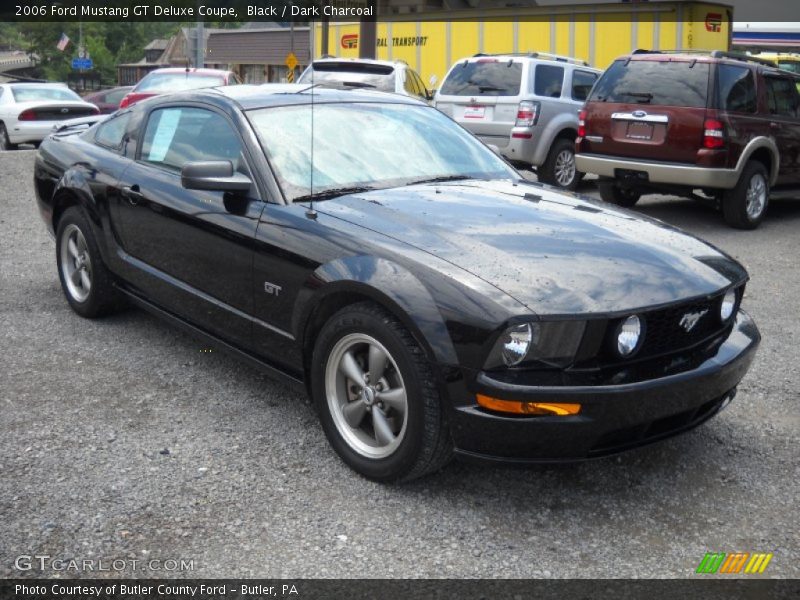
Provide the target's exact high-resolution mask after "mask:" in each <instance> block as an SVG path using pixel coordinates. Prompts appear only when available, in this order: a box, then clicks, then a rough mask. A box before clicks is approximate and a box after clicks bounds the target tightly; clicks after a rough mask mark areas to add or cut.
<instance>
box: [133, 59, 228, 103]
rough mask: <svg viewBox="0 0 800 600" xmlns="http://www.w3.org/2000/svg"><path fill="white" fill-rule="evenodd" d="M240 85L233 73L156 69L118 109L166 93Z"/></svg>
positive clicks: (217, 70)
mask: <svg viewBox="0 0 800 600" xmlns="http://www.w3.org/2000/svg"><path fill="white" fill-rule="evenodd" d="M240 83H242V82H241V80H240V79H239V77H238V75H236V73H234V72H233V71H221V70H219V69H185V68H181V67H171V68H170V67H168V68H165V69H156V70H155V71H152V72H151V73H148V74H147V75H145V76H144V77H143V78H142V80H141V81H140V82H139V83H137V84H136V87H134V88H133V89H132V90H131V91H130V93H129V94H128V95H127V96H125V97H124V98H123V99H122V102H121V103H120V105H119V107H120V108H126V107H128V106H130V105H132V104H135V103H136V102H139V101H140V100H144V99H145V98H150V97H151V96H158V95H160V94H166V93H168V92H179V91H183V90H194V89H199V88H207V87H217V86H221V85H238V84H240Z"/></svg>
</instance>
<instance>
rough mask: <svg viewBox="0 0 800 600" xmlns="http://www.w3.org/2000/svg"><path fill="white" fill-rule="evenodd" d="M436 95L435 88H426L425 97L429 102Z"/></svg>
mask: <svg viewBox="0 0 800 600" xmlns="http://www.w3.org/2000/svg"><path fill="white" fill-rule="evenodd" d="M435 95H436V93H435V92H434V91H433V90H425V99H426V100H428V102H430V101H431V100H433V97H434V96H435Z"/></svg>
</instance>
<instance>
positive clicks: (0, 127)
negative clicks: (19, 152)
mask: <svg viewBox="0 0 800 600" xmlns="http://www.w3.org/2000/svg"><path fill="white" fill-rule="evenodd" d="M16 149H17V145H16V144H12V143H11V140H9V139H8V131H7V130H6V125H5V123H0V150H16Z"/></svg>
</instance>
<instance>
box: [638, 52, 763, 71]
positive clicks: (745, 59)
mask: <svg viewBox="0 0 800 600" xmlns="http://www.w3.org/2000/svg"><path fill="white" fill-rule="evenodd" d="M631 54H692V55H694V54H699V55H706V56H710V57H711V58H728V59H731V60H741V61H743V62H754V63H760V64H762V65H766V66H768V67H777V66H778V65H776V64H775V61H772V60H767V59H766V58H758V57H757V56H751V55H749V54H741V53H739V52H728V51H725V50H646V49H644V48H637V49H636V50H634V51H633V52H631Z"/></svg>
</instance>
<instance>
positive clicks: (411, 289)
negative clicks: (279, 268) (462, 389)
mask: <svg viewBox="0 0 800 600" xmlns="http://www.w3.org/2000/svg"><path fill="white" fill-rule="evenodd" d="M339 294H350V295H358V296H363V297H367V298H370V299H372V300H374V301H375V302H377V303H378V304H380V305H382V306H383V307H385V308H386V309H387V310H389V311H390V312H391V313H393V314H394V315H395V316H396V317H397V318H398V319H400V321H401V322H402V323H403V325H405V326H406V327H407V328H408V329H409V331H410V332H411V334H412V335H413V336H414V338H415V339H416V340H417V342H418V343H419V344H420V345H421V346H422V347H423V350H424V351H425V352H426V354H427V356H428V358H429V360H431V361H433V362H435V363H438V364H440V365H455V364H458V359H457V356H456V351H455V348H454V347H453V342H452V340H451V339H450V334H449V332H448V330H447V327H446V325H445V322H444V319H443V318H442V315H441V314H440V312H439V309H438V307H437V305H436V303H435V302H434V300H433V297H432V296H431V294H430V292H429V291H428V289H427V288H426V287H425V285H424V284H423V283H422V282H421V281H420V280H419V279H418V278H417V277H416V276H415V275H414V274H412V273H411V272H410V271H409V270H408V269H406V268H405V267H403V266H401V265H398V264H397V263H394V262H392V261H390V260H387V259H384V258H378V257H375V256H363V255H362V256H350V257H347V258H341V259H337V260H334V261H331V262H329V263H326V264H323V265H320V266H319V267H318V268H317V269H316V270H315V271H314V273H313V275H312V276H311V277H309V279H308V280H307V281H306V284H305V285H304V286H303V288H302V289H301V291H300V293H299V294H298V302H297V303H296V304H295V310H294V313H293V315H292V329H293V330H294V331H295V332H298V334H300V336H302V337H301V339H303V340H304V341H305V335H306V332H307V328H306V326H307V325H308V324H309V322H310V319H311V318H312V317H313V315H314V314H315V311H316V310H317V309H318V308H320V307H322V306H324V304H325V302H326V301H327V300H329V299H331V298H332V297H333V296H335V295H339Z"/></svg>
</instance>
